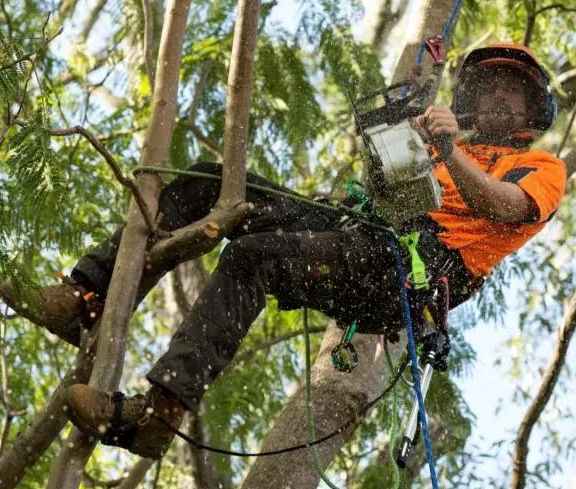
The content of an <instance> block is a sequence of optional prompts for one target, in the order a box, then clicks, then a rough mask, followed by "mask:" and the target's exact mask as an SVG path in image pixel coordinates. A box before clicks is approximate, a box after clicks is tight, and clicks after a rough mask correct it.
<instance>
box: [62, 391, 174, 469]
mask: <svg viewBox="0 0 576 489" xmlns="http://www.w3.org/2000/svg"><path fill="white" fill-rule="evenodd" d="M64 402H65V405H66V407H67V412H66V414H67V416H68V418H69V419H70V421H72V423H73V424H74V425H75V426H76V427H77V428H78V429H79V430H80V431H82V432H83V433H84V434H85V435H87V436H91V437H94V438H96V439H97V440H101V441H102V443H103V444H104V445H112V446H118V447H122V448H126V449H127V450H129V451H130V452H132V453H134V454H135V455H140V456H141V457H144V458H153V459H159V458H161V457H162V456H163V455H164V453H166V451H167V450H168V447H169V446H170V443H171V442H172V439H173V438H174V431H173V430H172V429H177V428H178V427H179V426H180V423H182V417H183V415H184V408H183V406H182V404H181V403H180V401H179V400H178V399H177V398H176V397H174V396H173V395H172V394H171V393H169V392H168V391H167V390H165V389H164V388H162V387H160V386H158V385H153V386H152V388H151V389H150V390H149V391H148V393H147V394H146V395H141V394H140V395H136V396H132V397H127V396H124V394H122V393H121V392H115V393H114V394H109V393H107V392H103V391H99V390H98V389H94V388H93V387H90V386H87V385H83V384H76V385H73V386H72V387H69V388H68V389H67V390H66V392H65V394H64ZM156 416H158V417H160V418H162V419H163V420H164V421H165V422H162V421H160V420H159V419H157V417H156ZM171 428H172V429H171Z"/></svg>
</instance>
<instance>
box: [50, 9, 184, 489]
mask: <svg viewBox="0 0 576 489" xmlns="http://www.w3.org/2000/svg"><path fill="white" fill-rule="evenodd" d="M190 1H191V0H172V1H171V2H170V4H169V7H168V9H167V14H166V15H167V18H166V21H165V25H164V29H163V31H162V40H161V47H160V53H159V56H158V69H157V79H156V90H155V91H154V98H153V109H152V115H151V118H150V125H149V128H148V133H147V136H146V144H145V146H144V150H143V152H142V156H141V159H140V163H141V164H142V165H152V166H158V167H162V166H164V165H165V163H166V161H167V160H168V155H169V147H170V139H171V135H172V128H173V124H174V119H175V116H176V103H177V100H176V96H177V89H178V79H179V72H180V61H181V56H182V43H183V38H184V32H185V27H186V22H187V17H188V10H189V7H190ZM137 183H138V186H139V187H140V191H141V193H142V194H143V195H144V198H145V200H146V204H147V205H148V207H149V209H150V210H151V213H152V214H153V215H155V214H156V211H157V204H158V196H159V195H160V190H161V182H160V179H159V177H158V175H157V174H140V175H139V176H138V178H137ZM126 220H127V225H126V228H125V230H124V233H123V235H122V240H121V242H120V248H119V251H118V256H117V259H116V264H115V266H114V272H113V275H112V280H111V282H110V287H109V289H108V297H109V300H108V301H107V302H106V307H105V309H104V313H103V315H102V322H101V325H100V334H99V341H98V350H97V354H96V359H95V363H94V370H93V372H92V375H91V377H90V382H89V383H90V385H92V386H93V387H97V388H99V389H103V390H108V391H111V390H115V389H117V387H118V383H119V381H120V377H121V374H122V367H123V364H124V353H125V350H126V334H127V330H128V323H129V321H130V318H131V316H132V310H133V307H134V303H135V300H136V294H137V290H138V284H139V282H140V277H141V275H142V270H143V268H144V252H145V248H146V244H147V240H148V229H147V227H146V224H145V222H144V219H143V216H142V214H141V213H140V211H139V209H138V207H137V205H136V204H135V202H134V200H133V199H132V201H131V203H130V209H129V211H128V216H127V219H126ZM94 445H95V443H94V441H92V440H89V439H88V438H87V437H85V436H83V435H82V434H81V432H80V431H79V430H77V429H74V430H73V431H72V433H71V434H70V437H69V439H68V443H67V444H66V446H65V448H64V449H63V450H62V452H61V453H60V456H59V458H58V460H57V462H56V465H55V468H54V470H53V471H52V473H51V475H50V480H49V486H48V487H49V488H51V489H68V488H75V487H78V485H79V483H80V480H81V476H82V473H83V471H84V466H85V465H86V462H87V460H88V458H89V456H90V454H91V453H92V450H93V448H94Z"/></svg>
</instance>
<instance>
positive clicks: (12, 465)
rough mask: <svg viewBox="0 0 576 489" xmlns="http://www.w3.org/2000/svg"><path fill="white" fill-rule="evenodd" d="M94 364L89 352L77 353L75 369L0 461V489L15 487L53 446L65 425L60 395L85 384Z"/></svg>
mask: <svg viewBox="0 0 576 489" xmlns="http://www.w3.org/2000/svg"><path fill="white" fill-rule="evenodd" d="M93 360H94V350H93V349H92V348H83V349H80V351H79V352H78V355H77V357H76V362H75V364H74V366H73V367H72V368H71V369H70V370H69V371H68V373H67V374H66V375H65V377H64V378H63V379H62V381H61V382H60V384H59V385H58V387H57V388H56V390H55V391H54V393H53V394H52V397H51V398H50V400H49V401H48V403H47V404H46V406H45V407H44V409H43V410H42V411H41V412H40V413H39V414H38V415H36V417H35V418H34V420H33V421H32V423H31V424H30V426H29V427H28V428H27V429H26V431H25V432H24V433H21V434H20V435H19V436H18V437H17V438H16V440H15V441H14V443H13V444H12V446H11V447H10V449H9V450H7V451H6V452H4V454H3V455H2V457H1V458H0V489H12V488H13V487H16V486H17V485H18V483H19V482H20V480H21V479H22V477H24V475H25V473H26V470H27V469H28V468H29V467H32V466H33V465H34V464H35V463H36V462H37V461H38V459H39V458H40V457H41V456H42V455H43V453H44V452H45V451H46V450H47V449H48V447H49V446H50V445H51V444H52V442H53V441H54V439H55V438H56V437H57V436H58V434H59V433H60V431H61V430H62V428H64V426H65V425H66V423H67V422H68V418H67V417H66V412H65V411H64V409H63V401H62V394H63V392H64V390H65V389H66V388H67V387H69V386H71V385H72V384H77V383H85V382H88V379H89V378H90V372H91V371H92V365H93Z"/></svg>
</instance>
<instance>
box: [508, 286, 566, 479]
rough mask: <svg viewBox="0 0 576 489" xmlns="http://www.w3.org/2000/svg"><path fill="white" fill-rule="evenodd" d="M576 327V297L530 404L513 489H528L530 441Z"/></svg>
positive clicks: (522, 428) (519, 440)
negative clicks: (527, 471)
mask: <svg viewBox="0 0 576 489" xmlns="http://www.w3.org/2000/svg"><path fill="white" fill-rule="evenodd" d="M575 327H576V294H574V295H573V296H572V298H571V299H570V302H569V303H568V305H567V307H566V311H565V313H564V318H563V320H562V323H561V324H560V326H559V327H558V330H557V340H556V346H555V349H554V352H553V354H552V358H551V359H550V363H549V364H548V367H547V368H546V370H545V372H544V375H543V376H542V382H541V383H540V387H539V388H538V392H537V393H536V396H535V397H534V400H533V401H532V404H530V406H529V408H528V410H527V411H526V414H525V415H524V418H523V419H522V422H521V423H520V427H519V429H518V435H517V437H516V442H515V450H514V457H513V467H512V482H511V484H510V489H524V487H525V486H526V469H527V467H526V458H527V456H528V441H529V439H530V435H531V433H532V429H533V428H534V425H535V424H536V422H537V421H538V419H539V418H540V415H541V414H542V412H543V411H544V408H545V407H546V405H547V404H548V401H549V400H550V397H551V396H552V392H553V391H554V387H555V386H556V383H557V382H558V377H559V376H560V372H561V371H562V366H563V365H564V362H565V361H566V352H567V350H568V346H570V340H571V339H572V335H573V334H574V329H575Z"/></svg>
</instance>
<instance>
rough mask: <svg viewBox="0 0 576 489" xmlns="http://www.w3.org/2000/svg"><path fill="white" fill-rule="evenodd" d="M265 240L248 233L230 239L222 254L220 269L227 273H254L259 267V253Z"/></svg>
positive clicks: (219, 263)
mask: <svg viewBox="0 0 576 489" xmlns="http://www.w3.org/2000/svg"><path fill="white" fill-rule="evenodd" d="M264 243H265V241H264V240H262V238H260V240H258V239H257V238H255V235H246V236H241V237H239V238H236V239H234V240H232V241H230V242H229V243H228V244H227V245H226V246H225V247H224V249H223V250H222V253H221V254H220V261H219V262H218V269H219V270H221V271H222V272H224V273H226V274H227V275H230V274H233V275H238V274H240V275H244V274H246V273H253V272H254V271H256V269H257V268H258V265H259V262H260V261H261V260H259V255H260V254H261V249H262V246H265V244H264Z"/></svg>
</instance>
